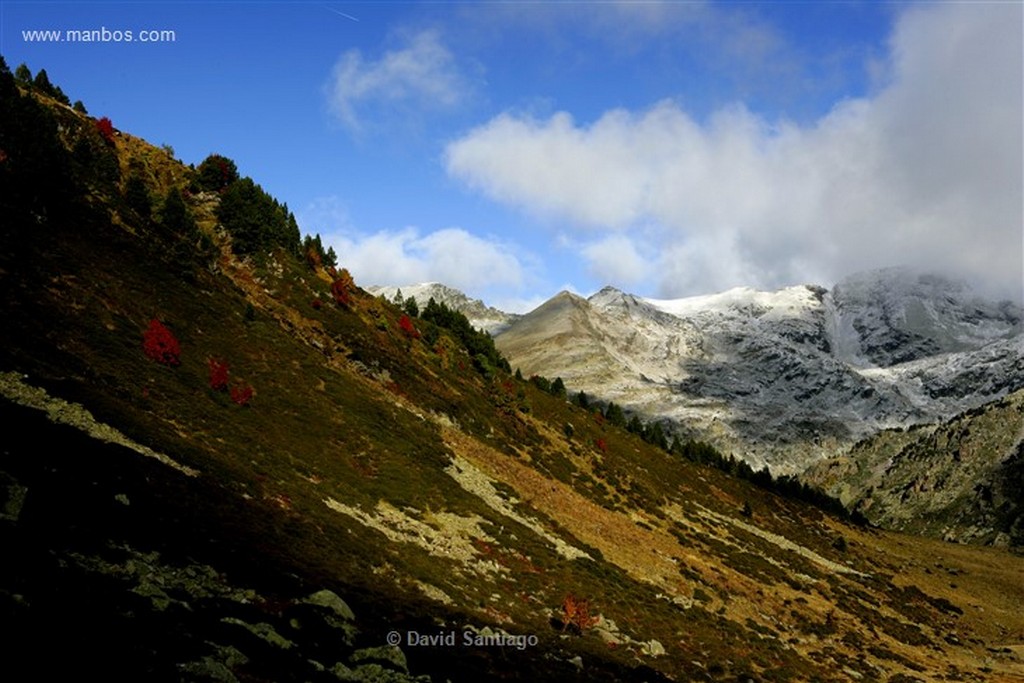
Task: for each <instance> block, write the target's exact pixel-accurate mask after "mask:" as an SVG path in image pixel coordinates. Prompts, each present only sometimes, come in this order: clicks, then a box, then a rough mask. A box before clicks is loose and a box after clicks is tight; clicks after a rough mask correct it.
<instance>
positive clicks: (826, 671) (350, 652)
mask: <svg viewBox="0 0 1024 683" xmlns="http://www.w3.org/2000/svg"><path fill="white" fill-rule="evenodd" d="M0 78H6V79H8V80H7V81H4V82H3V83H0V86H3V87H4V88H8V89H9V87H10V82H9V78H10V74H9V72H7V73H3V72H0ZM14 96H15V97H17V98H18V100H17V102H18V106H19V107H23V108H25V109H26V110H28V109H31V107H32V105H33V103H42V104H39V105H38V106H42V107H45V111H46V112H47V113H48V116H50V117H52V119H53V125H52V126H47V125H41V126H40V127H39V130H38V131H37V132H38V135H36V136H35V137H33V138H32V140H28V141H26V140H22V142H23V143H24V146H25V147H26V148H29V149H30V148H31V145H32V144H42V143H45V142H46V141H47V139H48V138H46V137H45V136H46V135H49V136H51V137H50V138H49V140H51V141H52V140H54V139H59V140H60V141H61V145H63V148H64V149H65V150H73V149H74V148H75V146H76V145H77V144H78V140H81V139H86V137H91V136H92V135H93V133H94V132H95V128H94V125H93V124H94V122H93V121H91V120H90V119H88V118H87V117H84V116H82V115H80V114H77V113H75V112H72V111H71V110H69V109H66V108H62V107H60V106H59V105H58V104H56V103H53V102H51V101H49V100H48V99H47V98H45V97H42V96H39V95H38V94H31V93H27V92H22V93H18V92H16V93H15V95H14ZM22 98H24V99H25V100H26V101H22ZM29 98H31V100H29ZM10 102H12V100H11V99H10V98H0V106H4V107H6V106H9V105H10ZM4 113H5V114H10V113H11V112H8V111H5V112H4ZM15 113H17V112H15ZM19 115H20V114H19ZM43 119H45V117H43ZM10 120H11V118H10V117H8V116H3V117H0V126H7V125H9V121H10ZM16 120H17V119H16ZM40 120H42V119H40ZM57 121H59V122H60V127H59V128H58V126H57ZM0 133H2V134H3V135H8V134H9V133H10V131H9V130H7V129H6V128H5V129H3V130H0ZM59 136H63V137H59ZM4 139H6V138H4ZM99 144H102V145H103V146H102V147H97V151H98V152H100V153H102V154H103V155H113V159H114V160H116V162H117V165H118V167H119V168H124V169H129V170H131V169H135V170H136V171H137V172H138V173H139V174H140V175H142V176H143V177H144V178H145V183H146V188H147V189H148V191H149V192H150V194H151V195H153V196H156V197H159V198H164V197H168V196H169V195H170V190H172V189H177V190H178V191H179V192H180V193H181V194H182V195H183V196H185V201H186V202H187V205H188V208H189V210H190V211H191V212H192V213H193V214H194V216H195V219H196V223H197V224H198V229H199V230H200V231H201V232H202V233H203V234H204V235H205V238H206V239H205V240H204V239H200V238H196V239H195V241H194V242H193V241H191V236H188V235H182V234H179V233H178V232H175V231H171V230H168V226H167V224H166V223H167V222H166V221H164V220H146V219H145V218H144V217H143V216H140V215H138V213H136V212H135V210H134V209H132V207H131V206H129V205H128V204H127V202H126V201H125V197H124V194H125V193H124V189H125V188H124V184H125V183H124V182H122V179H121V178H120V176H119V175H115V174H114V173H112V172H111V173H109V174H94V173H92V172H91V171H92V170H93V166H91V165H88V164H84V163H80V162H81V160H79V162H76V164H77V165H74V164H72V165H71V166H70V168H71V169H72V172H71V180H72V181H73V187H74V190H73V192H71V191H69V192H71V193H70V194H69V195H68V196H66V197H63V198H62V200H63V201H64V206H65V208H66V209H67V210H66V211H52V210H50V209H52V208H53V206H52V203H51V202H52V201H53V200H54V198H53V197H47V196H43V197H36V196H34V197H25V196H13V195H5V196H4V197H3V201H4V202H5V204H4V205H5V207H13V208H17V209H19V211H20V212H19V213H17V214H11V215H17V216H18V220H17V221H5V222H4V223H3V225H2V227H0V230H3V231H4V239H5V245H8V248H5V249H4V250H2V251H0V315H2V316H3V319H4V321H5V324H4V325H3V326H0V371H2V372H3V374H2V375H0V388H2V390H3V398H0V420H2V423H3V424H4V426H5V429H4V439H3V444H2V459H0V483H2V487H0V494H2V495H3V500H2V503H3V507H2V509H3V514H2V516H0V544H2V545H3V547H4V550H5V552H4V557H5V562H3V563H0V564H2V566H0V576H2V585H0V614H2V615H3V618H4V622H5V625H9V626H14V625H17V626H18V628H17V629H13V628H12V629H9V630H11V631H15V633H14V636H13V638H12V640H11V642H10V645H11V647H10V650H9V652H10V654H11V658H10V659H9V660H8V663H6V664H4V665H3V667H5V668H6V667H10V668H11V671H12V675H14V672H17V673H19V674H21V673H23V672H24V671H26V670H27V671H32V672H33V673H36V672H38V674H40V676H38V677H47V676H46V675H47V674H50V676H49V677H50V678H55V679H57V680H61V679H64V678H70V677H71V676H72V675H79V676H80V675H81V674H82V673H83V672H93V671H95V672H102V673H103V674H104V677H105V678H106V679H111V680H227V681H231V680H245V681H330V680H394V681H408V680H419V681H424V680H436V681H444V680H453V681H478V680H528V681H545V680H573V679H578V678H586V679H587V680H596V681H621V680H645V681H657V680H672V681H691V680H706V681H737V680H748V679H754V680H762V679H763V680H773V679H774V680H794V681H805V680H806V681H811V680H827V681H833V680H834V681H855V680H901V679H900V678H899V677H902V680H908V679H909V678H910V677H914V678H918V679H921V680H944V679H949V678H953V679H956V678H959V679H966V680H971V679H972V678H973V679H975V680H983V679H984V678H985V677H995V678H994V679H993V680H1022V677H1021V676H1020V674H1019V673H1018V672H1019V671H1020V667H1021V662H1022V660H1021V659H1020V656H1019V654H1018V653H1019V649H1018V648H1020V647H1021V646H1022V645H1024V643H1022V642H1021V638H1020V634H1021V633H1024V616H1022V615H1021V614H1020V612H1019V610H1015V609H1014V608H1013V606H1015V605H1017V604H1020V602H1021V601H1022V600H1024V592H1022V591H1024V588H1022V586H1024V580H1022V579H1024V560H1022V559H1021V558H1018V557H1015V556H1013V555H1011V554H1009V553H1007V552H1005V551H999V550H993V549H985V548H960V547H954V546H949V545H946V544H941V543H938V542H935V541H929V540H923V539H915V538H910V537H905V536H901V535H897V534H891V533H888V532H879V531H876V530H871V529H864V528H858V527H853V526H849V525H847V524H845V523H843V522H841V521H838V520H836V519H834V518H831V517H828V516H827V515H825V514H823V513H822V512H821V511H820V510H818V509H816V508H812V507H809V506H807V505H805V504H803V503H800V502H797V501H792V500H786V499H783V498H780V497H778V496H775V495H772V494H769V493H767V492H766V491H764V490H762V489H759V488H756V487H754V486H752V485H750V484H749V483H747V482H744V481H740V480H737V479H735V478H732V477H729V476H727V475H726V474H724V473H722V472H719V471H717V470H714V469H711V468H708V467H702V466H699V465H696V464H694V463H690V462H687V461H681V460H679V459H678V458H674V457H672V456H670V455H669V454H667V453H666V452H665V451H663V450H661V449H658V448H654V447H652V446H651V445H649V444H647V443H644V442H643V441H642V440H640V439H639V438H637V437H636V436H634V435H632V434H629V433H627V432H625V431H623V430H621V429H618V428H616V427H614V426H613V425H610V424H609V423H608V422H607V421H605V420H603V419H601V418H600V417H599V416H598V415H596V414H594V413H590V412H587V411H584V410H582V409H580V408H578V407H576V406H574V405H572V404H570V403H568V402H566V401H565V400H562V399H560V398H557V397H555V396H552V395H551V394H550V393H546V392H543V391H540V390H539V389H538V388H537V387H536V386H535V385H534V384H533V383H531V382H528V381H523V382H520V381H518V380H516V379H515V378H514V376H512V375H511V374H509V373H506V372H504V371H503V370H501V369H500V367H496V366H495V365H494V364H493V363H490V362H489V361H488V359H487V358H486V354H484V353H471V352H470V351H471V349H470V345H469V344H467V343H466V340H465V339H464V338H463V337H460V336H459V335H458V334H456V333H455V331H454V330H452V329H449V328H444V327H441V326H438V325H434V324H432V323H430V322H428V321H425V320H422V319H417V320H415V321H413V325H414V327H413V328H412V329H408V328H403V326H402V324H401V322H400V320H401V317H400V316H401V312H400V311H399V310H398V309H397V308H395V307H394V306H392V305H390V304H388V303H386V302H382V301H380V300H379V299H378V298H376V297H374V296H372V295H370V294H368V293H366V292H364V291H362V290H360V289H359V288H358V287H355V286H354V285H353V286H349V285H348V284H347V283H346V282H345V279H344V277H343V273H337V274H335V275H334V276H332V275H330V274H329V273H328V272H326V271H324V270H323V269H313V268H310V267H309V265H307V263H306V262H304V261H303V260H301V259H300V258H298V255H297V254H295V253H294V252H293V251H289V250H288V249H286V248H283V247H281V246H272V247H268V248H265V249H259V250H257V251H256V252H255V253H252V254H251V255H249V256H247V257H245V258H241V257H239V255H238V254H237V253H236V252H235V247H236V246H237V245H236V243H235V241H234V237H233V235H232V234H231V232H230V231H229V230H227V229H226V228H225V227H224V225H223V222H222V221H221V220H220V218H219V217H218V211H217V208H218V205H219V203H220V201H221V197H222V196H223V195H221V194H220V193H218V192H213V191H206V192H184V191H185V190H188V188H189V186H190V184H191V182H192V181H193V179H194V176H193V174H192V172H191V171H190V170H189V169H187V168H186V167H184V166H182V165H180V164H177V163H176V162H174V161H173V160H171V159H169V158H168V157H167V155H166V154H165V153H163V152H161V151H160V150H157V149H155V148H153V147H151V146H149V145H148V144H146V143H145V142H143V141H141V140H139V139H137V138H133V137H131V136H130V135H128V134H127V133H124V132H122V133H120V134H119V135H116V136H115V137H113V138H112V140H111V141H110V143H109V146H107V143H99ZM161 155H162V156H161ZM83 158H84V157H83ZM107 158H108V159H109V157H107ZM158 158H159V159H160V162H159V164H160V166H158V164H157V163H155V162H154V161H152V160H154V159H158ZM162 166H166V167H172V166H173V167H174V169H175V172H174V173H162V172H158V170H159V168H160V167H162ZM111 168H113V167H111ZM5 172H6V169H5ZM24 185H25V186H28V185H30V184H29V183H25V184H24ZM6 187H8V186H5V188H6ZM161 204H162V205H161V206H160V207H159V210H157V211H156V212H155V214H156V215H157V216H162V215H163V214H164V213H165V211H164V209H166V204H167V200H161ZM22 209H24V210H22ZM69 217H70V218H69ZM72 219H73V220H72ZM185 237H189V239H185ZM207 240H208V245H209V246H208V247H207V246H204V244H206V243H207V242H206V241H207ZM186 247H188V248H186ZM564 299H565V300H564V301H562V302H561V303H560V305H564V306H566V307H568V308H570V309H571V308H575V307H577V305H578V304H579V303H580V302H579V301H577V300H575V299H573V298H571V297H564ZM154 320H156V321H157V322H158V323H160V325H154V324H153V321H154ZM161 326H162V327H163V328H166V330H167V333H161V334H160V335H157V336H155V337H154V336H153V335H152V334H151V333H150V332H149V331H150V330H152V329H157V330H159V329H160V328H161ZM168 335H170V337H168ZM170 338H173V339H174V340H176V342H177V343H176V344H172V343H171V342H170ZM477 341H478V340H477ZM472 350H473V351H476V350H477V349H475V348H474V349H472ZM211 361H213V362H211ZM225 364H226V366H227V380H228V387H227V391H225V390H224V387H223V386H222V385H221V383H220V381H219V379H220V371H219V368H221V367H222V366H224V365H225ZM245 387H249V388H251V389H252V394H251V395H246V394H245V392H234V393H233V392H232V391H231V389H244V388H245ZM151 456H160V457H151ZM171 463H174V464H176V466H172V465H171ZM744 511H746V512H744ZM934 563H941V565H942V567H943V568H945V569H944V570H943V571H945V570H946V569H948V571H955V572H956V573H957V582H956V584H957V585H956V587H953V586H951V585H950V581H949V578H948V575H946V574H941V573H939V572H935V571H934V567H933V565H934ZM982 610H984V611H983V612H982ZM393 634H394V635H393ZM466 634H468V636H467V635H466ZM418 636H424V638H422V639H421V638H419V637H418ZM449 636H450V637H451V638H452V639H453V640H452V642H451V643H450V644H449V643H448V642H447V641H446V640H445V639H446V638H449ZM40 651H43V652H45V653H53V656H47V657H39V656H38V655H37V654H36V653H38V652H40ZM19 667H20V668H19ZM25 667H28V668H25Z"/></svg>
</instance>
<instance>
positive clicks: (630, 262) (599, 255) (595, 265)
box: [581, 234, 654, 286]
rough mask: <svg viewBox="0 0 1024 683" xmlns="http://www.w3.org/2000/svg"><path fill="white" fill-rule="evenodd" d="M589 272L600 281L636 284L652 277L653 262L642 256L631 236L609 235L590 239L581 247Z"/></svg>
mask: <svg viewBox="0 0 1024 683" xmlns="http://www.w3.org/2000/svg"><path fill="white" fill-rule="evenodd" d="M581 253H582V254H583V257H584V258H585V259H586V260H587V263H588V264H589V268H590V272H591V273H593V274H594V275H595V276H596V277H597V278H598V279H599V280H600V281H601V282H616V283H621V284H622V285H623V286H626V285H636V284H639V283H641V282H643V281H644V280H647V279H649V278H650V276H651V274H652V271H653V270H654V268H653V265H652V264H651V263H650V262H649V261H648V260H647V259H645V258H644V257H643V256H641V255H640V252H639V251H637V248H636V245H635V244H634V243H633V240H631V239H630V238H629V237H628V236H626V235H622V234H615V235H609V236H606V237H604V238H602V239H599V240H597V241H595V242H591V243H589V244H587V245H586V246H584V247H583V249H582V250H581Z"/></svg>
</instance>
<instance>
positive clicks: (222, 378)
mask: <svg viewBox="0 0 1024 683" xmlns="http://www.w3.org/2000/svg"><path fill="white" fill-rule="evenodd" d="M207 363H208V364H209V366H210V388H211V389H213V390H214V391H227V388H228V364H227V363H226V362H224V361H222V360H217V359H216V358H211V359H210V360H208V361H207Z"/></svg>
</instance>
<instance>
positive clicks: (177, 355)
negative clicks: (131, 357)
mask: <svg viewBox="0 0 1024 683" xmlns="http://www.w3.org/2000/svg"><path fill="white" fill-rule="evenodd" d="M142 350H143V351H144V352H145V354H146V356H148V357H149V358H151V359H153V360H155V361H156V362H157V363H162V364H163V365H167V366H170V367H175V366H178V365H181V345H180V344H179V343H178V340H177V339H176V338H175V337H174V335H173V334H172V333H171V331H170V330H169V329H167V327H166V326H165V325H164V324H163V323H161V322H160V321H159V320H157V319H156V318H153V319H152V320H150V321H149V327H148V328H146V331H145V332H144V333H143V334H142Z"/></svg>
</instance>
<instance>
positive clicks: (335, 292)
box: [331, 268, 356, 308]
mask: <svg viewBox="0 0 1024 683" xmlns="http://www.w3.org/2000/svg"><path fill="white" fill-rule="evenodd" d="M355 286H356V283H355V281H354V280H353V279H352V275H351V273H349V272H348V269H347V268H342V269H341V272H340V273H338V278H337V279H336V280H335V281H334V284H332V285H331V295H332V296H333V297H334V300H335V301H336V302H337V303H338V304H339V305H341V306H344V307H346V308H348V307H349V306H351V305H352V290H353V289H355Z"/></svg>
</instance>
